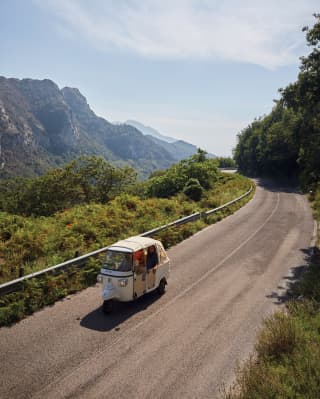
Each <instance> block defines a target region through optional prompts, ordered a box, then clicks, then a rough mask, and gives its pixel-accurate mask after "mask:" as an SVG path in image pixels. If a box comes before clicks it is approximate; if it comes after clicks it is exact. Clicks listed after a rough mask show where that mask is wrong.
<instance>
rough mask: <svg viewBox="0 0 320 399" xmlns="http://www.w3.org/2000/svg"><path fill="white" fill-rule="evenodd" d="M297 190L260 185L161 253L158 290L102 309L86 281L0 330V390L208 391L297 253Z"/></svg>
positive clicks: (301, 258) (229, 369) (301, 234)
mask: <svg viewBox="0 0 320 399" xmlns="http://www.w3.org/2000/svg"><path fill="white" fill-rule="evenodd" d="M312 232H313V220H312V217H311V212H310V209H309V206H308V203H307V201H306V199H305V197H303V196H302V195H300V194H299V193H295V192H293V191H292V190H289V189H283V188H282V189H281V188H277V187H274V186H267V185H260V186H258V188H257V192H256V195H255V197H254V199H253V200H251V201H250V202H249V203H248V204H247V205H246V206H245V207H243V208H242V209H241V210H239V211H238V212H237V213H236V214H234V215H232V216H230V217H228V218H227V219H225V220H223V221H221V222H219V223H217V224H216V225H213V226H211V227H209V228H207V229H205V230H204V231H202V232H200V233H198V234H196V235H195V236H194V237H192V238H189V239H187V240H186V241H184V242H182V243H181V244H179V245H177V246H175V247H174V248H172V249H171V250H170V251H169V254H170V257H171V259H172V273H171V279H170V282H169V286H168V290H167V293H166V294H165V295H164V296H162V297H161V298H158V297H157V295H149V296H147V297H144V298H140V299H139V300H138V301H136V302H134V303H131V304H127V305H123V304H121V305H120V306H119V307H118V309H117V311H116V312H115V314H113V315H112V316H109V317H105V316H104V315H103V314H102V312H101V309H100V308H99V305H100V287H92V288H89V289H87V290H85V291H83V292H81V293H79V294H77V295H73V296H71V297H70V298H68V299H65V300H64V301H61V302H58V303H56V304H55V305H54V306H52V307H48V308H46V309H44V310H42V311H40V312H37V313H36V314H35V315H33V316H31V317H29V318H27V319H25V320H23V321H22V322H20V323H18V324H17V325H15V326H13V327H12V328H2V329H1V330H0V375H1V378H0V397H1V398H3V399H4V398H10V399H13V398H31V397H32V398H33V397H35V398H54V399H58V398H86V399H89V398H109V399H112V398H126V399H127V398H128V397H130V398H153V399H155V398H192V399H194V398H218V397H219V389H220V388H221V386H222V384H223V383H225V384H229V383H230V382H231V381H232V379H233V377H234V368H235V366H236V362H237V360H239V359H244V358H245V357H246V356H248V354H249V352H250V351H251V350H252V348H253V344H254V339H255V334H256V332H257V329H258V328H259V325H260V324H261V320H262V318H263V317H264V316H266V315H268V314H269V313H270V312H271V311H273V310H274V309H276V308H277V307H279V304H280V303H281V295H282V294H283V287H284V286H285V284H286V282H287V281H288V280H290V279H291V278H292V272H294V271H296V270H298V269H299V268H301V266H303V265H304V264H305V262H306V260H305V258H306V251H307V249H308V248H309V246H310V241H311V236H312Z"/></svg>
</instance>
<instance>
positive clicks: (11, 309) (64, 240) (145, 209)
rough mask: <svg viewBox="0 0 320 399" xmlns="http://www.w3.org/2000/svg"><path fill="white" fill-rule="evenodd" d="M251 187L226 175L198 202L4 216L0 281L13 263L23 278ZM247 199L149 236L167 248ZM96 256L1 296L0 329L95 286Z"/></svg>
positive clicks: (120, 200) (181, 199)
mask: <svg viewBox="0 0 320 399" xmlns="http://www.w3.org/2000/svg"><path fill="white" fill-rule="evenodd" d="M251 185H252V182H251V181H250V180H248V179H246V178H244V177H242V176H239V175H228V174H226V175H224V176H222V177H221V178H220V179H219V182H217V184H216V185H215V187H214V189H213V190H208V191H206V192H205V193H204V195H203V198H202V199H201V201H199V202H196V203H195V202H193V201H191V200H190V199H186V198H185V196H184V195H183V194H179V195H178V196H177V197H173V198H170V199H163V198H161V199H160V198H151V199H140V198H138V197H135V196H133V195H129V194H122V195H120V196H118V197H116V198H115V199H114V200H113V201H111V202H110V203H109V204H106V205H101V204H89V205H85V206H76V207H74V208H72V209H70V210H67V211H64V212H60V213H57V214H56V215H54V216H52V217H47V218H45V217H41V218H23V217H21V216H14V215H9V214H7V215H5V217H6V222H7V223H3V228H2V234H3V235H4V240H2V242H1V241H0V242H1V243H0V250H1V251H0V253H1V256H2V264H0V268H1V270H0V271H1V275H2V276H1V275H0V281H1V277H2V281H6V280H11V279H12V278H16V277H18V276H17V273H18V272H19V270H18V268H14V267H9V265H11V264H13V262H12V261H13V260H15V264H20V266H21V265H22V266H23V268H24V270H25V271H26V274H27V273H30V272H33V271H37V270H41V269H43V268H45V267H47V266H50V265H53V264H55V263H59V262H63V261H64V260H67V259H70V258H73V257H74V255H75V253H80V254H85V253H88V252H91V251H93V250H95V249H98V248H101V247H104V246H107V245H109V244H111V243H113V242H115V241H117V240H118V239H121V238H124V237H128V236H132V235H136V234H140V233H142V232H144V231H147V230H150V229H152V228H155V227H158V226H159V225H162V224H166V223H168V222H171V221H173V220H176V219H178V218H180V217H183V216H187V215H190V214H191V213H194V212H197V211H200V212H204V211H205V210H208V209H211V208H214V207H217V206H219V205H222V204H223V203H226V202H228V201H230V200H232V199H234V198H236V197H239V196H240V195H242V194H243V193H244V192H246V191H248V189H249V188H250V186H251ZM253 195H254V190H253V191H252V192H251V193H250V194H249V195H248V196H247V197H245V198H243V199H242V200H240V201H238V202H236V203H235V204H233V205H231V206H229V207H227V208H225V209H223V210H221V211H220V212H218V213H216V214H213V215H211V216H210V217H208V218H206V219H200V220H198V221H195V222H190V223H187V224H185V225H182V226H179V227H172V228H169V229H166V230H163V231H161V232H160V233H159V234H158V235H157V236H155V238H158V239H160V240H161V241H162V242H163V243H164V245H165V247H166V248H169V247H171V246H172V245H175V244H177V243H178V242H180V241H182V240H184V239H186V238H188V237H189V236H191V235H192V234H194V233H195V232H197V231H199V230H201V229H203V228H204V227H206V226H207V225H209V224H212V223H215V222H217V221H219V220H221V219H222V218H224V217H226V216H228V215H230V214H232V213H233V212H235V211H236V210H237V209H239V208H240V207H241V206H243V205H244V204H245V203H246V202H248V201H249V200H250V199H251V198H252V197H253ZM8 222H9V223H8ZM10 222H11V224H10ZM0 227H1V223H0ZM4 230H6V232H4ZM0 231H1V229H0ZM102 257H103V254H101V255H100V256H99V257H98V258H96V259H92V258H91V259H89V260H88V261H87V264H86V265H85V267H84V268H81V269H79V268H77V267H76V266H74V267H71V268H68V270H65V271H63V272H61V273H59V274H57V275H53V274H48V275H47V276H45V277H41V278H37V279H31V280H29V281H27V282H25V283H24V286H23V287H22V289H21V290H20V291H18V292H15V293H11V294H7V295H5V296H3V297H1V298H0V326H5V325H10V324H12V323H14V322H16V321H18V320H20V319H22V318H23V317H25V316H26V315H29V314H32V313H33V312H35V311H36V310H38V309H41V308H42V307H44V306H46V305H50V304H53V303H54V302H55V301H56V300H59V299H62V298H64V297H65V296H67V295H68V294H72V293H75V292H77V291H79V290H81V289H83V288H86V287H88V286H90V285H93V284H95V282H96V276H97V274H98V272H99V269H100V265H101V258H102ZM0 260H1V258H0ZM5 262H7V263H5ZM6 264H7V265H8V266H7V267H5V266H6Z"/></svg>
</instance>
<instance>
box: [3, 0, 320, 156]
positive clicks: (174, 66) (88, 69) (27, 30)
mask: <svg viewBox="0 0 320 399" xmlns="http://www.w3.org/2000/svg"><path fill="white" fill-rule="evenodd" d="M0 4H1V12H0V38H1V39H0V54H1V58H0V75H2V76H5V77H15V78H34V79H52V80H53V81H54V82H56V83H57V84H58V85H59V87H61V88H62V87H64V86H69V87H77V88H78V89H79V90H80V92H81V93H82V94H83V95H84V96H85V97H86V98H87V101H88V103H89V105H90V106H91V108H92V109H93V111H94V112H95V113H96V114H98V115H99V116H102V117H104V118H105V119H107V120H108V121H110V122H113V121H117V122H124V121H126V120H128V119H134V120H137V121H139V122H141V123H143V124H145V125H148V126H151V127H153V128H155V129H156V130H158V131H159V132H161V133H162V134H164V135H169V136H172V137H175V138H177V139H181V140H185V141H188V142H190V143H192V144H195V145H197V146H198V147H201V148H202V149H205V150H206V151H208V152H211V153H214V154H217V155H220V156H231V154H232V149H233V148H234V146H235V145H236V142H237V134H238V133H240V132H241V131H242V130H243V129H244V128H245V127H246V126H248V125H249V124H250V123H251V122H252V121H253V120H254V118H257V117H260V116H263V115H265V114H267V113H269V112H270V111H271V109H272V107H273V105H274V102H273V100H274V99H277V98H279V94H278V89H279V88H281V87H285V86H286V85H288V84H289V83H290V82H294V81H295V80H296V78H297V74H298V72H299V63H300V61H299V57H300V56H303V55H306V54H308V48H307V46H306V40H305V34H304V33H303V32H302V31H301V30H302V28H303V27H304V26H306V25H308V26H312V25H313V24H314V22H315V19H314V17H313V16H312V14H314V13H316V12H319V2H318V0H317V1H315V0H268V2H266V1H260V0H255V1H254V0H241V1H240V0H225V1H222V0H219V1H217V0H170V1H169V0H161V1H159V0H90V1H89V0H0ZM317 6H318V7H317Z"/></svg>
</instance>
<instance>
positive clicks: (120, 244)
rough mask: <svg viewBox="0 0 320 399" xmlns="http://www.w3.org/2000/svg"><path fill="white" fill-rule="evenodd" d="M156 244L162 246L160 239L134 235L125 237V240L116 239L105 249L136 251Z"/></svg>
mask: <svg viewBox="0 0 320 399" xmlns="http://www.w3.org/2000/svg"><path fill="white" fill-rule="evenodd" d="M156 244H158V245H160V246H161V247H163V245H162V244H161V242H160V241H158V240H154V239H153V238H150V237H141V236H134V237H129V238H126V239H125V240H120V241H117V242H116V243H114V244H112V245H110V246H109V247H108V248H107V249H108V250H111V251H117V252H136V251H138V250H139V249H144V248H147V247H150V246H151V245H156Z"/></svg>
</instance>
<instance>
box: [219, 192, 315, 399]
mask: <svg viewBox="0 0 320 399" xmlns="http://www.w3.org/2000/svg"><path fill="white" fill-rule="evenodd" d="M313 207H314V214H315V217H316V219H317V220H318V222H319V221H320V189H319V190H318V191H317V193H316V196H315V198H314V202H313ZM289 295H290V298H291V299H290V300H289V301H288V303H287V305H286V308H285V310H283V311H280V312H276V313H275V314H273V315H272V316H271V317H269V318H268V319H266V320H265V321H264V324H263V327H262V329H261V331H260V333H259V334H258V337H257V343H256V345H255V353H254V355H253V356H252V357H251V358H250V359H249V360H248V361H247V362H245V364H244V365H242V366H241V367H240V368H239V369H238V370H237V377H236V382H235V384H234V386H233V387H232V388H231V389H230V390H229V391H228V392H225V394H224V396H223V397H224V399H257V398H263V399H276V398H281V399H306V398H308V399H318V398H319V397H320V250H319V231H318V243H317V246H316V248H315V249H314V252H313V255H312V257H311V262H310V266H309V267H308V268H307V270H306V271H305V272H304V274H303V275H302V276H301V278H300V279H299V280H298V281H296V282H294V283H293V285H292V286H291V287H290V289H289Z"/></svg>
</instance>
